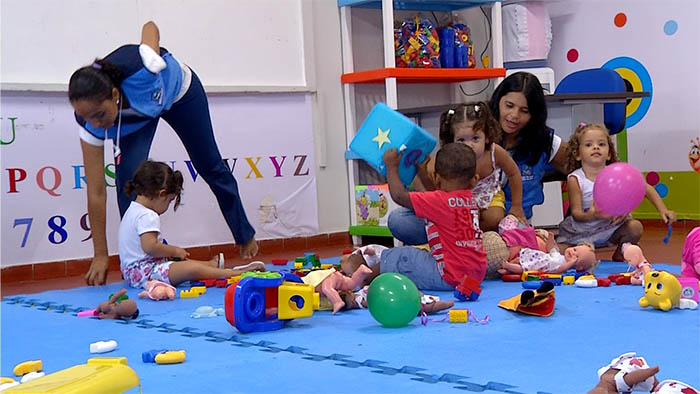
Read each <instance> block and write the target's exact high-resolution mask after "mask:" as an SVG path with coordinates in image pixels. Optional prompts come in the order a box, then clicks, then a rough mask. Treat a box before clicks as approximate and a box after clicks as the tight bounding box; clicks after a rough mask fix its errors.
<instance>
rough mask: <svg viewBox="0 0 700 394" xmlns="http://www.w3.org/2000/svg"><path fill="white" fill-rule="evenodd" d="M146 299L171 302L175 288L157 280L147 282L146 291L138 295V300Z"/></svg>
mask: <svg viewBox="0 0 700 394" xmlns="http://www.w3.org/2000/svg"><path fill="white" fill-rule="evenodd" d="M145 297H148V298H150V299H152V300H156V301H159V300H172V299H175V288H174V287H173V286H171V285H169V284H167V283H165V282H161V281H159V280H149V281H148V282H146V290H144V291H142V292H140V293H139V298H145Z"/></svg>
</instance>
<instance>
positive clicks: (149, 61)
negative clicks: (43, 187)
mask: <svg viewBox="0 0 700 394" xmlns="http://www.w3.org/2000/svg"><path fill="white" fill-rule="evenodd" d="M159 41H160V36H159V32H158V27H157V26H156V25H155V23H153V22H148V23H146V24H145V25H144V26H143V29H142V32H141V45H125V46H122V47H120V48H117V49H116V50H115V51H114V52H112V53H110V54H109V55H107V56H106V57H105V58H103V59H99V60H96V61H95V62H94V63H93V64H91V65H89V66H86V67H83V68H80V69H79V70H77V71H76V72H75V73H73V75H72V76H71V79H70V83H69V87H68V98H69V99H70V102H71V105H72V106H73V109H74V110H75V118H76V120H77V122H78V124H79V125H80V128H79V134H80V146H81V149H82V152H83V164H84V167H85V177H86V181H87V196H88V215H89V217H90V224H91V228H92V239H93V247H94V257H93V260H92V263H91V265H90V270H89V271H88V273H87V274H86V275H85V279H86V281H87V283H88V284H89V285H95V284H104V283H105V282H106V279H107V270H108V266H109V264H108V251H107V238H106V231H105V227H106V225H105V223H106V201H107V193H106V187H105V180H104V165H105V163H104V140H105V139H107V138H109V139H111V140H113V141H114V157H115V164H116V186H117V201H118V204H119V213H120V215H123V214H124V212H126V209H127V208H128V207H129V204H130V203H131V198H130V197H129V196H127V195H126V194H125V193H124V192H123V190H124V184H125V183H126V181H128V180H129V179H131V177H132V174H133V173H134V171H135V169H136V167H138V165H139V164H140V163H141V162H142V161H143V160H145V159H147V158H148V152H149V151H150V148H151V143H152V142H153V136H154V135H155V131H156V127H157V125H158V120H159V119H160V118H163V119H164V120H165V121H166V122H168V124H169V125H170V126H171V127H172V128H173V129H174V130H175V132H176V133H177V135H178V137H179V138H180V140H181V141H182V143H183V145H184V147H185V149H186V150H187V154H188V155H189V157H190V159H191V160H192V164H194V167H195V169H196V170H197V172H198V173H199V175H200V176H201V177H202V178H203V179H204V180H205V181H206V182H207V184H209V187H210V188H211V190H212V192H213V193H214V195H215V196H216V199H217V201H218V203H219V208H220V209H221V212H222V213H223V215H224V219H225V220H226V223H227V224H228V226H229V228H230V229H231V232H232V233H233V237H234V239H235V240H236V243H237V244H238V245H240V252H241V256H242V257H243V258H252V257H253V256H255V255H256V254H257V252H258V245H257V243H256V241H255V238H254V236H255V230H254V229H253V227H252V226H251V225H250V223H249V222H248V219H247V217H246V214H245V210H244V209H243V205H242V203H241V198H240V196H239V194H238V185H237V183H236V180H235V178H234V177H233V174H232V173H231V172H230V171H229V169H228V168H227V166H226V165H225V164H224V162H223V160H222V158H221V154H220V153H219V148H218V146H217V145H216V140H215V139H214V132H213V129H212V124H211V117H210V116H209V105H208V103H207V97H206V94H205V92H204V88H203V87H202V83H201V82H200V80H199V78H198V77H197V75H196V74H195V73H194V72H193V71H192V70H191V69H190V68H189V67H188V66H186V65H185V64H183V63H180V62H179V61H178V60H177V59H175V57H173V56H172V54H170V53H169V52H168V51H167V50H166V49H165V48H161V47H160V46H159Z"/></svg>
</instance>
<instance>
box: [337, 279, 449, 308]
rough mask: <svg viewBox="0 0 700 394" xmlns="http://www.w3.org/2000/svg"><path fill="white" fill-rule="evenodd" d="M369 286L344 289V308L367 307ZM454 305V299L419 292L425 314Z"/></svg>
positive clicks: (421, 306)
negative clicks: (354, 289) (354, 290)
mask: <svg viewBox="0 0 700 394" xmlns="http://www.w3.org/2000/svg"><path fill="white" fill-rule="evenodd" d="M368 289H369V286H364V287H362V288H361V289H360V290H358V291H356V292H352V291H345V292H343V293H342V296H343V299H344V300H345V309H367V291H368ZM454 305H455V303H454V301H452V300H450V301H440V298H438V297H436V296H432V295H428V294H423V293H421V299H420V311H421V313H425V314H427V315H430V314H433V313H437V312H440V311H443V310H445V309H450V308H452V307H453V306H454Z"/></svg>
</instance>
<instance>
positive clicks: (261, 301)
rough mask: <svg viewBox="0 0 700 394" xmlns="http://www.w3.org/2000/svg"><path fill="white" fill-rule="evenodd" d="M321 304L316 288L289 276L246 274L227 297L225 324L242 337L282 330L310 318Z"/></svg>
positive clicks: (228, 290)
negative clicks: (298, 319) (291, 321)
mask: <svg viewBox="0 0 700 394" xmlns="http://www.w3.org/2000/svg"><path fill="white" fill-rule="evenodd" d="M319 304H320V296H319V294H318V293H315V292H314V287H313V286H311V285H307V284H304V283H301V279H300V278H299V277H298V276H296V275H295V274H292V273H289V272H285V273H284V275H282V274H281V273H277V272H268V273H246V274H245V275H242V276H241V279H240V280H239V281H238V282H236V283H234V284H232V285H231V286H229V287H228V288H227V289H226V294H225V295H224V311H225V315H226V320H227V321H228V322H229V323H230V324H231V325H232V326H234V327H236V328H237V329H238V331H240V332H242V333H247V332H253V331H272V330H279V329H281V328H282V327H284V325H285V324H286V323H287V321H289V320H291V319H296V318H302V317H309V316H311V315H312V314H313V311H314V310H315V309H318V307H319Z"/></svg>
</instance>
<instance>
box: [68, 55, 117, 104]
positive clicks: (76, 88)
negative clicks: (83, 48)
mask: <svg viewBox="0 0 700 394" xmlns="http://www.w3.org/2000/svg"><path fill="white" fill-rule="evenodd" d="M123 80H124V73H122V71H121V70H120V69H119V68H118V67H117V66H115V65H113V64H112V63H110V62H108V61H107V60H104V59H102V60H101V59H95V62H94V63H92V64H91V65H89V66H85V67H82V68H79V69H78V70H77V71H75V72H74V73H73V75H71V77H70V82H69V83H68V100H70V101H71V102H74V101H77V100H90V101H103V100H109V99H111V98H112V89H113V88H115V87H116V88H119V86H120V85H121V83H122V81H123Z"/></svg>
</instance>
